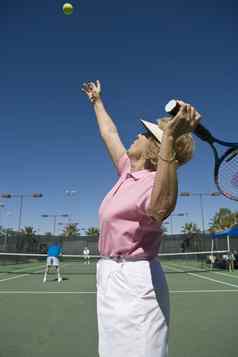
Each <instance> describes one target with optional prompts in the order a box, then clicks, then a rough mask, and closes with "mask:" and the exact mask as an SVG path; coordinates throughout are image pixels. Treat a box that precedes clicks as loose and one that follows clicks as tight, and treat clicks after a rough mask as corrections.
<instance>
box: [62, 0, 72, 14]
mask: <svg viewBox="0 0 238 357" xmlns="http://www.w3.org/2000/svg"><path fill="white" fill-rule="evenodd" d="M63 11H64V14H65V15H71V14H72V13H73V11H74V7H73V5H72V4H70V3H69V2H66V3H65V4H64V5H63Z"/></svg>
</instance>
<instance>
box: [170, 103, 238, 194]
mask: <svg viewBox="0 0 238 357" xmlns="http://www.w3.org/2000/svg"><path fill="white" fill-rule="evenodd" d="M179 109H180V105H179V103H178V102H177V101H176V100H174V99H173V100H171V101H170V102H169V103H168V104H167V105H166V106H165V111H166V112H167V113H169V114H170V115H172V116H175V115H176V114H177V113H178V111H179ZM194 134H196V136H197V137H198V138H199V139H201V140H203V141H205V142H206V143H208V144H209V145H210V147H211V148H212V151H213V154H214V161H215V163H214V181H215V184H216V186H217V188H218V190H219V192H220V193H221V194H222V195H224V196H225V197H227V198H229V199H231V200H235V201H238V143H229V142H226V141H222V140H219V139H217V138H215V137H214V136H213V135H212V134H211V133H210V131H209V130H208V129H206V128H205V127H204V126H203V125H201V124H199V125H198V126H197V127H196V129H195V130H194ZM214 144H220V146H222V147H223V149H224V151H223V153H222V154H221V155H220V156H219V154H218V150H217V148H216V147H215V145H214Z"/></svg>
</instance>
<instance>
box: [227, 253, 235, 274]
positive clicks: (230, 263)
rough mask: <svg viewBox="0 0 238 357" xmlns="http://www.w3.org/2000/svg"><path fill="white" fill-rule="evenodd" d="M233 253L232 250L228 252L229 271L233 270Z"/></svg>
mask: <svg viewBox="0 0 238 357" xmlns="http://www.w3.org/2000/svg"><path fill="white" fill-rule="evenodd" d="M235 260H236V258H235V255H234V254H233V253H232V252H229V254H228V263H229V271H234V268H235Z"/></svg>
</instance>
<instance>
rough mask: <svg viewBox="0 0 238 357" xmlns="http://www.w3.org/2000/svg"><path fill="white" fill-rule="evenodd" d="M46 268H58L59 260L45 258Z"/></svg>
mask: <svg viewBox="0 0 238 357" xmlns="http://www.w3.org/2000/svg"><path fill="white" fill-rule="evenodd" d="M46 264H47V266H54V267H58V266H59V259H58V258H57V257H47V262H46Z"/></svg>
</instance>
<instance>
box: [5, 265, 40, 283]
mask: <svg viewBox="0 0 238 357" xmlns="http://www.w3.org/2000/svg"><path fill="white" fill-rule="evenodd" d="M38 268H39V267H38ZM28 269H30V267H29V268H26V270H28ZM31 269H33V268H32V267H31ZM34 269H36V267H35V268H34ZM21 270H23V271H24V270H25V269H21ZM18 271H20V270H18ZM37 273H43V270H37V271H34V274H37ZM3 274H9V273H3ZM29 275H30V273H27V274H21V275H15V276H11V277H10V278H4V279H1V280H0V283H1V282H4V281H7V280H13V279H18V278H23V277H24V276H29Z"/></svg>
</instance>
